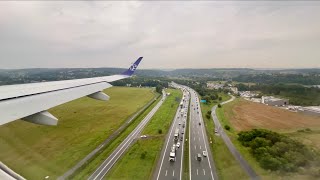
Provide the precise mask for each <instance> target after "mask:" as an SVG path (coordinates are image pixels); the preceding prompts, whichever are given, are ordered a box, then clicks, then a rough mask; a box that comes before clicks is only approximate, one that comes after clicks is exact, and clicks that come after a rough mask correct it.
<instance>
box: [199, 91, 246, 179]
mask: <svg viewBox="0 0 320 180" xmlns="http://www.w3.org/2000/svg"><path fill="white" fill-rule="evenodd" d="M219 96H222V101H221V102H223V101H227V100H228V99H230V96H228V95H227V94H222V93H221V94H219ZM214 105H216V104H214V103H212V104H203V103H201V111H202V116H203V118H204V124H205V127H206V132H207V135H208V138H209V143H210V149H211V153H212V156H213V159H214V162H215V166H216V169H217V174H218V177H219V179H234V177H237V179H249V177H248V176H247V174H246V173H245V172H244V171H243V169H242V168H241V166H240V164H239V163H238V161H236V159H235V158H234V157H233V156H232V154H231V153H230V151H229V149H228V148H227V146H226V145H225V143H224V142H223V140H222V139H221V137H220V136H216V135H215V132H214V130H215V125H214V122H213V120H212V117H211V116H210V119H207V118H206V116H205V115H206V114H207V112H208V111H209V110H211V108H212V107H213V106H214ZM217 109H221V108H217ZM230 172H232V173H230Z"/></svg>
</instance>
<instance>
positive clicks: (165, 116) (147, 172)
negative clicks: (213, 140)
mask: <svg viewBox="0 0 320 180" xmlns="http://www.w3.org/2000/svg"><path fill="white" fill-rule="evenodd" d="M167 91H168V92H170V93H171V95H170V96H169V97H168V99H166V100H165V102H164V103H163V105H162V106H161V107H160V109H159V110H158V112H156V114H155V115H154V116H153V117H152V119H151V120H150V122H149V123H148V124H147V126H146V127H145V128H144V130H143V131H142V133H141V134H145V135H147V138H145V139H140V140H138V141H137V142H136V143H134V144H133V146H132V147H130V148H129V150H128V151H127V152H126V153H125V155H124V156H123V157H122V158H121V159H120V160H119V161H118V162H117V163H116V164H115V166H114V167H113V168H112V169H111V171H110V172H109V173H108V174H107V176H106V177H105V179H117V180H122V179H123V180H125V179H132V180H135V179H137V180H140V179H151V178H152V175H153V174H152V173H153V171H154V168H155V167H156V165H157V162H158V159H159V157H160V153H161V148H162V146H163V143H164V141H165V136H166V134H167V132H168V130H169V128H170V125H171V122H172V120H173V118H174V116H175V113H176V110H177V108H178V105H179V103H180V100H181V97H182V92H181V91H180V90H172V89H168V90H167ZM159 129H161V130H162V133H159ZM143 154H144V155H143ZM124 172H125V173H124Z"/></svg>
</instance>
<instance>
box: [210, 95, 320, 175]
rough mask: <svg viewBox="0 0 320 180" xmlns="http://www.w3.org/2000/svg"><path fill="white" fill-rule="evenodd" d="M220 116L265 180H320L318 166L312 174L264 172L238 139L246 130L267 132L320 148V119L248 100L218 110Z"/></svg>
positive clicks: (303, 172)
mask: <svg viewBox="0 0 320 180" xmlns="http://www.w3.org/2000/svg"><path fill="white" fill-rule="evenodd" d="M216 113H217V116H218V118H219V120H220V122H221V124H222V126H223V127H224V126H225V125H229V126H230V130H229V131H227V130H225V131H226V133H227V134H228V136H229V137H230V139H231V141H232V142H233V143H234V145H235V146H236V148H237V149H238V150H239V151H240V153H241V154H242V155H243V157H244V158H245V159H246V160H247V161H248V163H249V164H250V165H251V166H252V167H253V169H254V170H255V171H256V172H257V173H258V174H259V175H260V177H261V178H262V179H317V177H315V176H313V175H312V174H314V173H316V171H317V168H319V167H317V166H316V167H313V168H315V169H312V170H310V171H301V172H296V173H285V174H283V173H278V172H270V171H267V170H265V169H262V168H261V167H260V165H259V163H258V162H257V161H256V159H254V157H253V156H252V154H251V153H250V150H249V149H248V148H247V147H244V146H242V145H241V143H240V142H239V141H238V140H237V138H238V132H240V131H242V130H243V131H246V130H250V129H253V128H263V129H269V130H272V131H276V132H279V133H282V134H286V135H288V136H289V137H291V138H292V139H296V140H298V141H299V142H302V143H303V144H305V145H307V146H309V147H310V148H319V146H320V144H319V142H318V140H319V137H320V133H319V129H320V118H319V117H315V116H308V115H304V114H301V113H295V112H290V111H287V110H284V109H280V108H277V107H272V106H266V105H264V104H259V103H254V102H250V101H246V100H244V99H235V100H234V101H233V102H231V103H228V104H225V105H223V106H222V108H218V109H217V111H216ZM310 172H312V173H310Z"/></svg>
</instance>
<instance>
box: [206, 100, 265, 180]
mask: <svg viewBox="0 0 320 180" xmlns="http://www.w3.org/2000/svg"><path fill="white" fill-rule="evenodd" d="M234 99H235V97H234V96H232V98H231V99H229V100H228V101H225V102H223V103H221V104H226V103H229V102H231V101H233V100H234ZM216 109H217V106H214V107H213V108H212V113H211V116H212V119H213V122H214V124H215V127H216V129H217V131H218V133H219V134H220V136H221V138H222V139H223V141H224V143H225V144H226V145H227V147H228V149H229V150H230V152H231V154H232V155H233V156H234V157H235V159H236V160H237V161H238V162H239V163H240V166H241V167H242V168H243V169H244V170H245V172H246V173H247V174H248V175H249V177H250V178H251V179H260V178H259V176H258V175H257V173H256V172H255V171H254V170H253V169H252V167H251V166H250V165H249V164H248V162H247V161H246V160H245V159H244V158H243V157H242V156H241V154H240V153H239V151H238V150H237V149H236V148H235V147H234V145H233V144H232V142H231V140H230V138H229V137H228V136H227V134H226V133H225V132H224V130H223V128H222V126H221V124H220V121H219V120H218V117H217V115H216ZM231 173H232V172H231Z"/></svg>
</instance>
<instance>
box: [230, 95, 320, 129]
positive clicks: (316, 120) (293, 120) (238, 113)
mask: <svg viewBox="0 0 320 180" xmlns="http://www.w3.org/2000/svg"><path fill="white" fill-rule="evenodd" d="M224 114H225V116H226V117H227V119H229V121H230V123H231V124H232V125H233V127H234V128H235V130H237V131H241V130H249V129H253V128H266V129H276V130H288V129H301V128H320V117H316V116H309V115H305V114H302V113H296V112H291V111H287V110H284V109H280V108H277V107H273V106H267V105H264V104H259V103H254V102H250V101H246V100H243V99H240V100H236V102H232V103H230V104H226V105H225V108H224Z"/></svg>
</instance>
